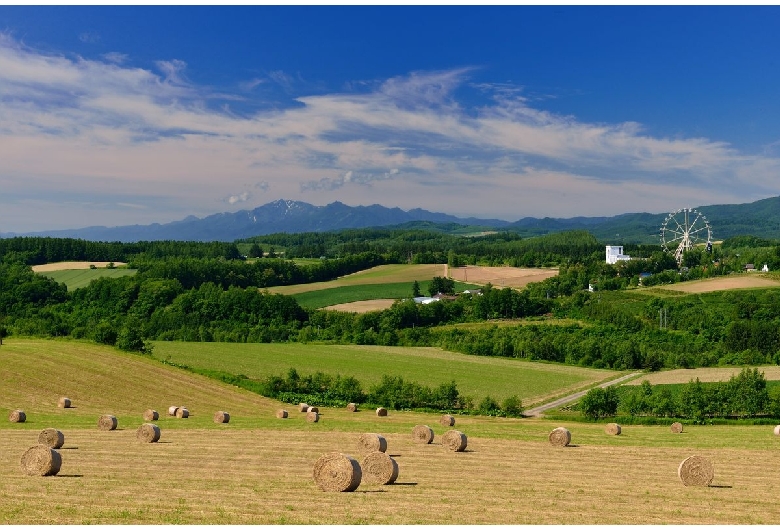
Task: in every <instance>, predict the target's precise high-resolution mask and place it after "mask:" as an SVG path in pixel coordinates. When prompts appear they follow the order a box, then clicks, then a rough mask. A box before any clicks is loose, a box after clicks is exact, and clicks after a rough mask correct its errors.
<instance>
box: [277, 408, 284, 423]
mask: <svg viewBox="0 0 780 530" xmlns="http://www.w3.org/2000/svg"><path fill="white" fill-rule="evenodd" d="M276 417H277V418H279V419H280V420H281V419H284V418H286V417H287V411H286V410H284V409H279V410H277V411H276Z"/></svg>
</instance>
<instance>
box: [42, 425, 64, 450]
mask: <svg viewBox="0 0 780 530" xmlns="http://www.w3.org/2000/svg"><path fill="white" fill-rule="evenodd" d="M38 443H39V444H41V445H45V446H46V447H51V448H52V449H59V448H60V447H62V446H63V445H65V435H64V434H62V433H61V432H60V431H58V430H57V429H44V430H42V431H41V433H40V434H39V435H38Z"/></svg>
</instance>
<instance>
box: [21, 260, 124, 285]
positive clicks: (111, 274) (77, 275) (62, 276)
mask: <svg viewBox="0 0 780 530" xmlns="http://www.w3.org/2000/svg"><path fill="white" fill-rule="evenodd" d="M108 263H109V262H104V261H91V262H90V261H63V262H58V263H47V264H45V265H34V266H33V267H32V270H33V272H37V273H39V274H43V275H44V276H48V277H49V278H51V279H52V280H54V281H55V282H57V283H64V284H65V285H66V286H67V287H68V290H69V291H73V290H74V289H78V288H80V287H86V286H87V285H89V283H90V282H91V281H92V280H96V279H98V278H119V277H121V276H131V275H133V274H135V273H136V272H137V271H136V270H135V269H127V268H116V267H119V266H122V265H126V264H125V263H119V262H117V263H114V265H115V268H112V269H108V268H106V266H107V265H108ZM90 265H94V266H95V267H96V268H94V269H91V268H90Z"/></svg>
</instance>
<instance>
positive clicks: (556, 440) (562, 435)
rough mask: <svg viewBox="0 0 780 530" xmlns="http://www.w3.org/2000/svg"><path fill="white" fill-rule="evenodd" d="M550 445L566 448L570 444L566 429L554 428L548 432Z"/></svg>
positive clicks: (569, 435) (569, 434) (569, 436)
mask: <svg viewBox="0 0 780 530" xmlns="http://www.w3.org/2000/svg"><path fill="white" fill-rule="evenodd" d="M549 439H550V443H551V444H552V445H557V446H559V447H566V446H567V445H569V444H570V443H571V433H570V432H569V429H567V428H566V427H556V428H555V429H553V430H552V431H551V432H550V436H549Z"/></svg>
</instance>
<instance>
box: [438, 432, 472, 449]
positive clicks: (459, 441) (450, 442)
mask: <svg viewBox="0 0 780 530" xmlns="http://www.w3.org/2000/svg"><path fill="white" fill-rule="evenodd" d="M468 443H469V441H468V438H466V435H465V434H463V433H462V432H460V431H456V430H454V429H453V430H451V431H447V432H445V433H444V435H443V436H442V437H441V445H442V446H444V447H446V448H447V449H449V450H450V451H455V452H456V453H460V452H462V451H465V450H466V446H467V445H468Z"/></svg>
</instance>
